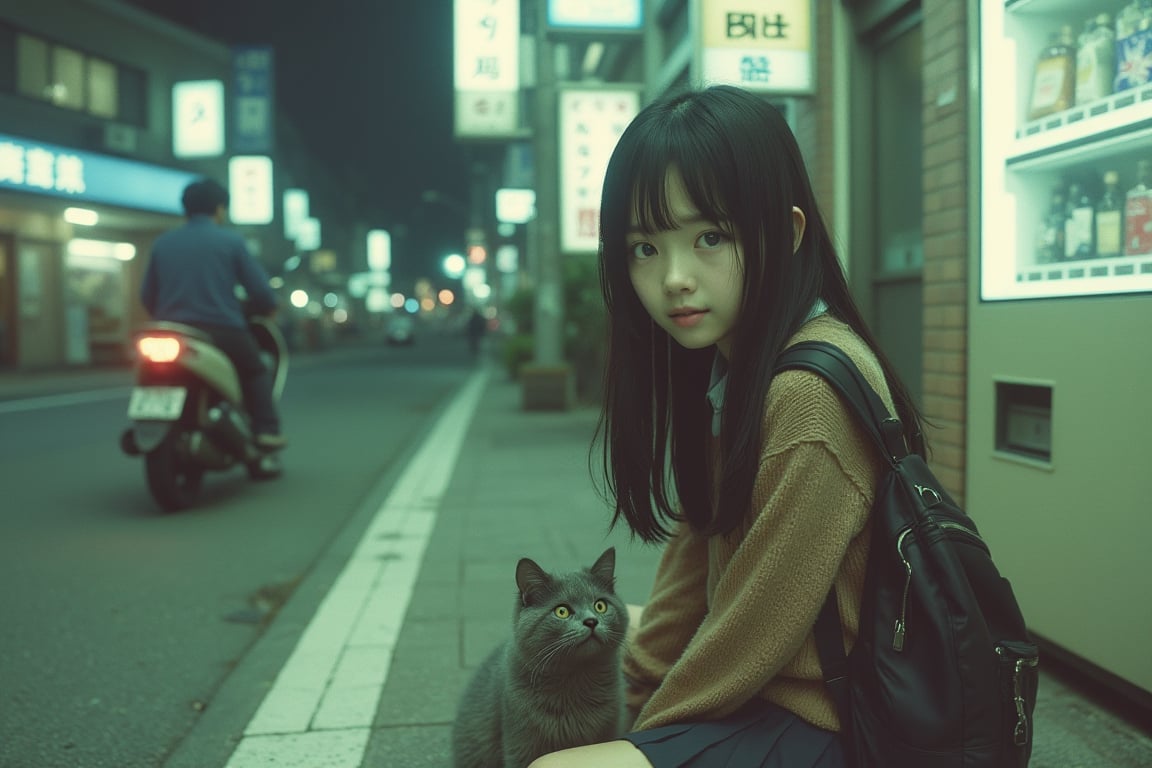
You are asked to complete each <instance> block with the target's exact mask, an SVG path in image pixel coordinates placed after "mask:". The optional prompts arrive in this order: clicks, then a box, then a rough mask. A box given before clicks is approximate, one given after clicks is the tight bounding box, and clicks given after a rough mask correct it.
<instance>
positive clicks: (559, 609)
mask: <svg viewBox="0 0 1152 768" xmlns="http://www.w3.org/2000/svg"><path fill="white" fill-rule="evenodd" d="M552 613H554V614H556V618H558V619H566V618H568V617H569V616H571V615H572V609H571V608H569V607H568V606H566V605H558V606H556V607H555V608H553V609H552Z"/></svg>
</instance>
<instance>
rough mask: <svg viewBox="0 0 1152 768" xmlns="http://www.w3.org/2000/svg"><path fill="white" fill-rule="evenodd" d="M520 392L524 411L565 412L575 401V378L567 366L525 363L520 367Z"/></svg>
mask: <svg viewBox="0 0 1152 768" xmlns="http://www.w3.org/2000/svg"><path fill="white" fill-rule="evenodd" d="M520 391H521V393H522V394H523V401H522V403H523V407H524V410H526V411H566V410H568V409H569V408H571V407H572V403H573V402H574V401H575V399H576V376H575V375H574V374H573V372H572V368H571V366H569V365H567V364H561V365H535V364H533V363H525V364H524V365H522V366H521V367H520Z"/></svg>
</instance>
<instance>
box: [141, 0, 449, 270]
mask: <svg viewBox="0 0 1152 768" xmlns="http://www.w3.org/2000/svg"><path fill="white" fill-rule="evenodd" d="M131 2H132V4H134V5H136V6H138V7H140V8H143V9H144V10H147V11H149V12H152V13H155V14H157V15H160V16H164V17H165V18H167V19H169V20H171V21H173V22H175V23H177V24H180V25H181V26H185V27H188V28H190V29H192V30H194V31H196V32H198V33H201V34H203V35H205V36H207V37H211V38H213V39H216V40H218V41H220V42H222V43H225V44H229V45H233V44H250V45H256V44H269V45H272V46H274V48H275V55H276V72H275V77H276V98H277V102H278V106H279V107H280V108H281V109H282V110H283V111H284V112H285V113H286V114H287V115H288V116H289V117H290V118H291V119H292V121H293V122H294V123H295V124H296V125H297V126H298V128H299V129H300V132H301V133H302V134H303V136H304V138H305V140H306V142H307V143H308V145H309V147H310V148H311V149H312V150H313V151H314V152H315V153H316V154H317V155H319V156H321V157H322V159H323V160H324V161H325V162H326V163H329V164H330V165H331V167H332V168H333V169H334V170H335V171H336V173H337V175H338V176H339V177H342V178H343V179H345V180H346V182H347V183H348V184H349V185H350V186H351V187H353V188H354V190H355V192H356V201H357V204H358V206H357V207H358V208H359V210H360V213H361V214H362V216H364V217H366V223H367V224H368V225H369V226H371V227H385V228H389V229H399V230H400V234H401V235H403V234H404V230H403V229H402V228H401V227H407V232H408V234H407V243H403V242H396V250H397V254H396V255H397V260H398V261H399V259H400V257H401V255H402V254H401V253H400V250H401V249H403V248H405V246H407V250H409V251H416V252H419V253H420V254H421V256H422V257H423V259H424V260H425V261H427V262H428V263H432V261H434V260H436V259H437V256H438V255H440V254H442V253H446V252H448V251H449V250H452V249H458V248H459V247H460V246H459V244H458V243H456V242H455V240H454V239H453V238H452V236H451V235H450V234H449V233H447V232H445V227H444V218H445V217H446V216H452V215H454V214H453V213H452V212H451V211H450V210H447V211H446V210H444V206H432V207H437V208H440V210H437V211H428V210H426V209H427V208H429V206H428V205H421V203H420V199H421V193H422V192H423V191H424V190H426V189H434V190H438V191H440V192H441V193H442V194H445V195H449V196H454V197H456V198H458V199H462V200H464V199H467V194H468V192H467V183H466V179H467V176H466V173H467V171H466V167H467V166H466V157H467V150H466V149H465V148H462V147H460V146H458V145H457V144H456V143H455V142H454V140H453V137H452V130H453V128H452V118H453V114H452V109H453V107H452V97H453V94H452V3H451V2H448V1H447V0H369V1H368V2H364V0H322V1H321V2H301V1H300V0H200V1H199V2H185V3H180V2H177V1H176V0H131ZM398 225H399V226H398ZM412 258H414V257H413V256H411V255H409V259H412ZM409 268H411V267H410V265H408V264H400V263H396V264H395V265H394V270H393V271H394V273H396V277H400V276H401V275H400V274H399V273H400V272H406V271H409Z"/></svg>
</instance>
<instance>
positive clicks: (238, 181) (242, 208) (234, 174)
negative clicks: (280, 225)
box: [228, 155, 272, 224]
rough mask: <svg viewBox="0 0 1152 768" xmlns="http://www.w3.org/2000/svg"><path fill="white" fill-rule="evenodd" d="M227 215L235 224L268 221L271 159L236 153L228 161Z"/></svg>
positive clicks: (270, 192)
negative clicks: (228, 201) (229, 199)
mask: <svg viewBox="0 0 1152 768" xmlns="http://www.w3.org/2000/svg"><path fill="white" fill-rule="evenodd" d="M228 195H229V197H230V198H231V201H230V205H229V209H228V218H230V219H232V221H233V222H234V223H236V224H267V223H269V222H270V221H272V159H271V158H268V157H263V156H259V155H254V156H237V157H233V158H231V159H230V160H229V161H228Z"/></svg>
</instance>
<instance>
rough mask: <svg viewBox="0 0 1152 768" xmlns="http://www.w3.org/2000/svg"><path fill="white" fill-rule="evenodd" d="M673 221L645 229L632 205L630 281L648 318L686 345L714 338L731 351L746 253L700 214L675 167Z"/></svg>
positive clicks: (670, 186)
mask: <svg viewBox="0 0 1152 768" xmlns="http://www.w3.org/2000/svg"><path fill="white" fill-rule="evenodd" d="M665 184H666V185H667V198H668V208H669V211H670V213H671V217H672V220H673V221H674V222H675V226H674V228H672V229H669V230H667V231H663V232H644V231H642V230H641V228H640V224H639V221H638V219H637V216H636V213H635V211H634V212H633V214H632V218H631V222H630V224H629V227H628V232H627V233H626V237H627V239H628V242H627V246H628V273H629V276H630V277H631V278H632V287H633V288H634V289H635V290H636V295H637V296H638V297H639V299H640V303H641V304H643V305H644V309H646V310H647V311H648V314H649V315H651V316H652V319H653V320H654V321H655V322H656V324H657V325H659V326H660V327H661V328H663V329H664V330H665V331H667V332H668V334H669V335H670V336H671V337H672V338H673V339H675V340H676V341H677V342H678V343H679V344H680V345H681V346H684V347H687V348H688V349H703V348H705V347H709V346H711V345H713V344H715V345H716V346H717V348H718V349H719V350H720V353H721V354H723V355H724V356H725V357H729V353H730V350H731V341H730V337H731V334H732V329H733V328H735V327H736V322H737V321H738V320H739V315H740V303H741V296H742V293H743V273H744V259H743V256H742V255H741V252H740V246H739V244H738V243H737V242H736V239H735V235H734V233H733V232H732V231H731V230H730V228H728V227H727V226H725V225H722V224H719V223H717V222H714V221H707V220H706V219H704V218H703V216H702V215H701V214H700V212H699V211H698V210H696V206H695V205H693V204H692V200H691V198H690V197H689V196H688V193H687V191H686V190H685V189H684V182H683V180H682V179H681V177H680V173H679V172H678V171H676V170H671V171H669V172H668V176H667V178H666V179H665Z"/></svg>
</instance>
